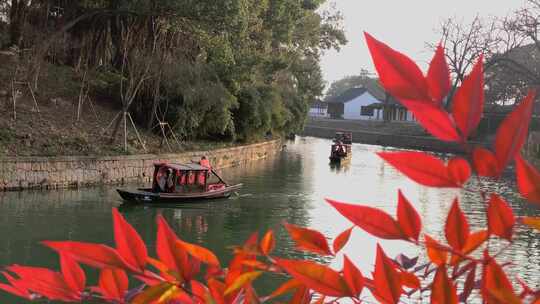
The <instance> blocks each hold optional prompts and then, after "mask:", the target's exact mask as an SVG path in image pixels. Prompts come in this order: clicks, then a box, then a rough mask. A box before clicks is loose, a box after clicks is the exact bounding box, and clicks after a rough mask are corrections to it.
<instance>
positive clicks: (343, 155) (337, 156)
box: [329, 132, 352, 164]
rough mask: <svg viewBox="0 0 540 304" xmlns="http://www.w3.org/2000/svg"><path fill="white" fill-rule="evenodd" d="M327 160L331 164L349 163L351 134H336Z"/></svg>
mask: <svg viewBox="0 0 540 304" xmlns="http://www.w3.org/2000/svg"><path fill="white" fill-rule="evenodd" d="M329 158H330V163H331V164H336V163H337V164H344V163H347V162H350V160H351V158H352V132H336V136H335V138H334V141H333V143H332V146H331V149H330V157H329Z"/></svg>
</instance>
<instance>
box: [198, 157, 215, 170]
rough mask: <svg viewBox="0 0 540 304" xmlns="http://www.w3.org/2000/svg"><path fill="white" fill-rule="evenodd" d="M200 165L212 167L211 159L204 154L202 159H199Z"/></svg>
mask: <svg viewBox="0 0 540 304" xmlns="http://www.w3.org/2000/svg"><path fill="white" fill-rule="evenodd" d="M199 165H201V166H203V167H206V168H209V169H211V168H212V166H210V161H209V160H208V159H207V158H206V156H204V155H203V156H202V157H201V160H200V161H199Z"/></svg>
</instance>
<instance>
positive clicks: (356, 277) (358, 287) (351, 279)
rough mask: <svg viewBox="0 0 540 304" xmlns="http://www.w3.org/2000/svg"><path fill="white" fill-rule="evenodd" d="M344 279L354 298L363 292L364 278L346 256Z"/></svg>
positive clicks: (344, 259)
mask: <svg viewBox="0 0 540 304" xmlns="http://www.w3.org/2000/svg"><path fill="white" fill-rule="evenodd" d="M343 278H344V279H345V283H347V286H349V290H350V291H351V293H352V295H353V296H355V297H356V296H358V295H359V294H360V293H361V292H362V289H363V288H364V276H363V275H362V273H361V272H360V270H358V268H357V267H356V266H355V265H354V264H353V262H351V260H350V259H349V257H347V256H346V255H344V256H343Z"/></svg>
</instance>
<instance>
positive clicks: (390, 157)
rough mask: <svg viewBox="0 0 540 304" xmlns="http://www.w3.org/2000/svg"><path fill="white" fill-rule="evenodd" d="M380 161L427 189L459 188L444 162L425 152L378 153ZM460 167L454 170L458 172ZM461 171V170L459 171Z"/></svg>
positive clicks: (459, 185)
mask: <svg viewBox="0 0 540 304" xmlns="http://www.w3.org/2000/svg"><path fill="white" fill-rule="evenodd" d="M377 154H378V155H379V156H380V157H381V158H382V159H384V160H385V161H386V162H388V163H389V164H391V165H392V166H393V167H394V168H396V169H397V170H398V171H400V172H401V173H403V174H405V175H406V176H407V177H408V178H410V179H412V180H413V181H415V182H417V183H419V184H421V185H424V186H428V187H457V188H459V187H461V185H462V184H461V183H459V182H458V181H456V180H455V178H453V177H451V176H450V175H449V173H448V172H449V170H448V168H447V167H446V166H445V164H444V162H443V161H442V160H440V159H438V158H436V157H434V156H432V155H430V154H427V153H425V152H379V153H377ZM460 168H461V166H460V167H457V169H454V170H460ZM461 170H463V169H461Z"/></svg>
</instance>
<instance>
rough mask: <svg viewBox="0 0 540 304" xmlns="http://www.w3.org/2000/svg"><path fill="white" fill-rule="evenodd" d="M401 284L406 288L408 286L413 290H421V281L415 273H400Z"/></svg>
mask: <svg viewBox="0 0 540 304" xmlns="http://www.w3.org/2000/svg"><path fill="white" fill-rule="evenodd" d="M399 275H400V278H401V282H402V283H403V285H404V286H407V287H409V288H412V289H418V288H420V280H419V279H418V277H417V276H416V275H415V274H414V273H410V272H408V271H402V272H400V273H399Z"/></svg>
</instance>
